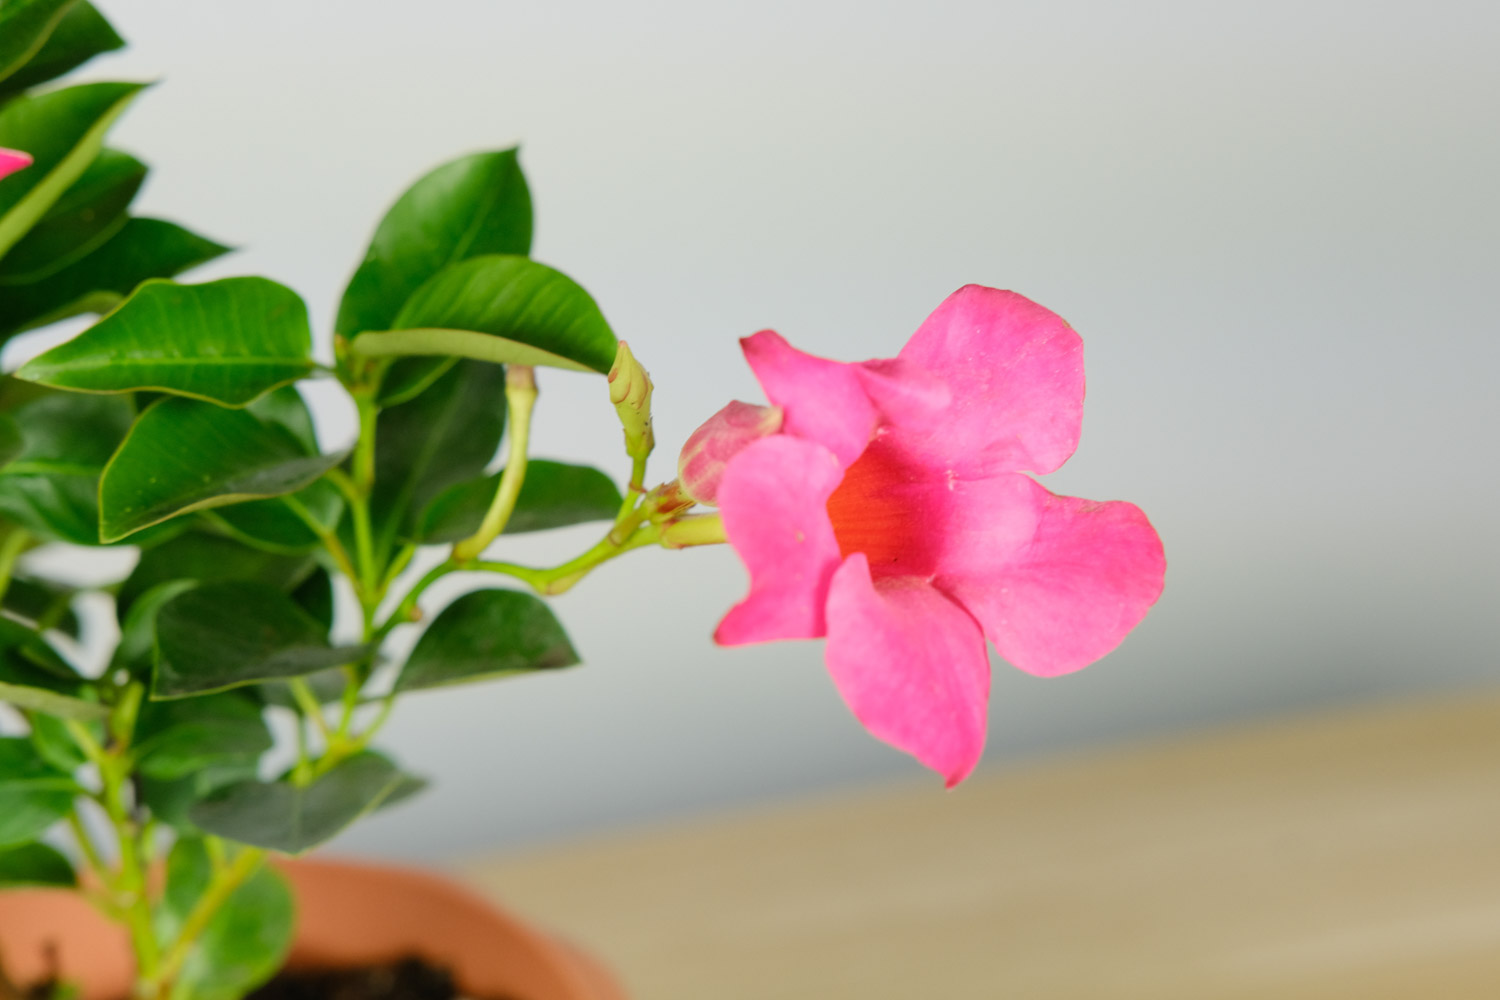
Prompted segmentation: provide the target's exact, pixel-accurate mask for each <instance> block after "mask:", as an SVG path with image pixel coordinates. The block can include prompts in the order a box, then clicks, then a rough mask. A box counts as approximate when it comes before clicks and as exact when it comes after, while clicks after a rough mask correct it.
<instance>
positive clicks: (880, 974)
mask: <svg viewBox="0 0 1500 1000" xmlns="http://www.w3.org/2000/svg"><path fill="white" fill-rule="evenodd" d="M464 874H465V875H467V876H468V877H469V878H470V880H471V881H473V882H475V883H477V884H479V885H480V886H481V887H482V888H483V889H485V890H486V891H489V892H492V893H493V894H494V895H495V896H496V897H497V898H499V899H500V900H502V901H503V902H504V903H505V904H507V905H509V906H511V907H512V908H514V909H516V910H519V911H521V912H523V913H525V914H527V915H529V916H531V917H532V918H534V919H535V920H537V921H538V922H541V923H544V924H547V925H550V926H553V927H557V928H565V929H566V930H567V932H568V934H569V935H570V936H571V937H572V938H574V939H575V940H577V941H579V942H581V943H583V944H585V945H586V946H587V947H589V948H590V949H591V950H593V951H594V952H595V953H597V954H599V955H601V956H602V957H603V958H605V959H606V960H607V961H608V962H610V963H611V964H612V965H613V966H614V968H615V969H616V970H618V972H619V973H620V974H621V975H622V977H623V978H624V979H625V981H626V982H627V984H628V986H629V988H630V990H631V992H632V996H633V997H634V998H636V1000H773V998H794V997H795V998H817V1000H844V998H848V1000H856V998H858V1000H898V998H899V1000H928V998H932V1000H963V998H976V1000H977V998H985V1000H991V998H1005V1000H1031V998H1038V1000H1053V998H1080V1000H1113V998H1131V1000H1136V998H1140V1000H1147V998H1149V1000H1179V998H1180V1000H1189V998H1190V1000H1208V998H1219V997H1224V998H1252V997H1253V998H1257V1000H1264V998H1274V1000H1312V998H1318V1000H1323V998H1334V997H1338V998H1345V997H1348V998H1357V1000H1385V998H1398V997H1399V998H1403V1000H1404V998H1423V1000H1427V998H1431V1000H1468V998H1475V1000H1478V998H1485V1000H1495V998H1500V696H1496V695H1494V694H1472V695H1469V696H1466V697H1463V698H1454V699H1449V700H1446V701H1443V702H1426V703H1422V704H1411V705H1387V706H1377V707H1367V708H1362V709H1357V710H1347V711H1343V712H1339V713H1337V714H1329V715H1323V716H1316V717H1301V718H1297V719H1292V720H1287V721H1281V722H1275V723H1266V724H1259V725H1255V726H1249V727H1244V728H1239V729H1235V730H1231V731H1222V732H1218V733H1213V734H1208V735H1205V736H1202V737H1198V738H1193V739H1184V740H1179V741H1174V742H1172V743H1160V744H1156V745H1152V746H1147V747H1139V748H1128V749H1118V750H1113V751H1110V752H1103V753H1097V754H1091V755H1088V756H1077V757H1073V758H1070V759H1067V760H1054V761H1052V762H1049V763H1043V764H1037V765H1032V766H1026V767H1022V768H1016V769H1013V770H996V771H991V772H990V773H987V774H981V775H980V776H979V777H977V778H976V779H974V780H971V781H970V782H969V783H967V784H965V785H963V786H961V787H960V788H959V789H958V790H957V791H955V792H951V793H945V792H943V791H941V790H940V788H938V787H937V785H936V784H935V783H934V784H933V785H926V786H910V787H903V788H894V789H890V790H886V791H879V792H873V793H866V794H861V795H856V796H849V797H843V798H837V799H835V798H829V799H827V800H824V801H820V802H812V803H804V804H800V805H792V806H788V807H782V808H778V809H770V810H764V811H759V812H747V813H742V814H738V815H734V816H728V817H722V818H719V819H715V820H712V821H706V822H700V823H695V824H691V825H684V826H679V827H674V828H668V829H662V830H658V831H652V832H645V833H638V834H631V835H627V836H618V837H612V838H608V839H601V840H597V841H593V842H589V843H581V844H577V845H573V846H569V847H565V848H559V849H555V850H551V851H548V852H541V853H530V854H526V855H521V856H510V857H503V858H496V859H484V860H480V861H476V862H474V863H472V864H470V865H468V866H467V867H466V868H465V869H464Z"/></svg>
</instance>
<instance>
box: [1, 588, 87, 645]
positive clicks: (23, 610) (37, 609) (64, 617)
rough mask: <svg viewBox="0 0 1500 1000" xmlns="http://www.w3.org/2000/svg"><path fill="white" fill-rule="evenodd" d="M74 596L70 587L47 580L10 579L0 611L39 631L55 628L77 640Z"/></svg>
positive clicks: (76, 615)
mask: <svg viewBox="0 0 1500 1000" xmlns="http://www.w3.org/2000/svg"><path fill="white" fill-rule="evenodd" d="M75 594H76V591H75V590H73V588H71V587H67V586H64V585H63V584H60V583H54V582H52V581H50V580H40V579H33V578H31V577H28V576H12V577H11V579H10V586H9V587H6V588H5V598H4V600H0V608H3V609H4V610H5V611H6V612H7V613H8V614H10V615H11V616H12V617H16V618H20V619H21V620H23V621H25V622H28V623H30V624H31V625H33V626H35V627H36V628H37V630H38V631H46V630H48V629H57V630H58V631H59V632H61V633H63V634H64V635H67V636H71V637H73V638H75V639H76V638H78V632H79V627H80V623H79V621H78V614H77V613H76V612H75V611H74V610H73V597H74V595H75Z"/></svg>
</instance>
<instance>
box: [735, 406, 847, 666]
mask: <svg viewBox="0 0 1500 1000" xmlns="http://www.w3.org/2000/svg"><path fill="white" fill-rule="evenodd" d="M842 474H843V473H842V470H841V469H840V468H839V463H838V460H837V459H836V458H835V457H834V456H833V454H832V453H831V452H830V451H829V450H828V449H827V448H824V447H823V446H822V445H819V444H814V443H813V442H811V441H803V440H800V439H798V438H793V437H786V436H785V435H778V436H776V437H768V438H762V439H761V440H759V441H757V442H755V443H754V444H752V445H750V446H749V447H748V448H746V449H745V450H744V451H742V452H740V453H739V455H737V456H735V458H734V459H733V460H732V461H731V462H730V463H729V467H728V468H727V469H725V471H724V478H723V479H722V480H721V481H720V483H719V491H718V501H719V510H720V512H721V514H722V517H723V519H724V531H725V534H726V535H727V536H728V537H729V543H730V544H731V545H733V546H734V549H735V551H736V552H738V553H739V556H740V559H741V560H742V561H743V562H744V563H745V568H746V569H747V570H749V572H750V593H749V594H748V595H747V596H746V597H745V599H744V600H743V601H741V602H740V603H739V604H736V605H735V606H734V607H733V608H731V609H730V610H729V613H728V614H727V615H725V616H724V620H723V621H721V622H720V623H719V628H718V630H717V631H716V632H715V633H714V641H715V642H718V643H719V644H720V645H724V646H738V645H741V644H743V643H747V642H768V641H770V640H773V639H813V638H816V637H818V636H821V635H823V634H825V633H826V631H827V626H826V625H825V621H824V616H823V605H824V602H825V601H826V599H827V596H828V581H829V579H830V578H831V577H832V576H833V571H834V570H835V569H837V568H838V565H839V559H840V556H839V545H838V541H837V540H836V539H835V538H834V537H833V525H832V524H831V523H830V522H829V520H828V510H827V504H828V497H829V494H831V493H832V492H833V491H834V488H835V487H837V486H838V484H839V479H840V478H841V476H842Z"/></svg>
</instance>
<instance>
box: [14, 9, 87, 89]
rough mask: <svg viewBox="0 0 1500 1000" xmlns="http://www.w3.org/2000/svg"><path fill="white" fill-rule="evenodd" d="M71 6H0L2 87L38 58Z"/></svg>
mask: <svg viewBox="0 0 1500 1000" xmlns="http://www.w3.org/2000/svg"><path fill="white" fill-rule="evenodd" d="M72 3H73V0H7V2H6V3H0V85H3V83H4V81H5V80H7V79H8V78H9V77H11V76H13V75H15V73H16V72H17V71H18V70H20V69H21V67H23V66H25V65H26V64H27V63H29V62H31V60H33V59H34V58H36V56H37V55H38V54H39V53H40V52H41V51H42V47H43V46H44V45H46V44H47V39H48V38H50V37H51V36H52V33H53V32H54V31H55V30H57V26H58V24H59V22H61V21H62V19H63V17H64V16H65V15H66V14H67V13H68V8H69V7H70V6H71V5H72Z"/></svg>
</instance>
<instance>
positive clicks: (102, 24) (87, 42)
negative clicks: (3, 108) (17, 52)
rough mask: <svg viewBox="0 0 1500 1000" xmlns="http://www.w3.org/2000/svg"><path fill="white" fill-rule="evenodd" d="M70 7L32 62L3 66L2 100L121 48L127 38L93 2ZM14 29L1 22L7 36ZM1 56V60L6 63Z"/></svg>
mask: <svg viewBox="0 0 1500 1000" xmlns="http://www.w3.org/2000/svg"><path fill="white" fill-rule="evenodd" d="M58 5H59V4H58V3H57V2H56V0H42V2H41V3H37V2H35V0H33V3H31V4H25V5H21V4H17V3H16V0H11V3H10V5H9V6H10V7H18V6H49V7H51V6H58ZM62 6H66V7H67V10H66V12H65V13H64V14H63V16H62V20H60V21H57V22H55V23H56V27H55V28H53V30H52V32H51V34H50V35H49V36H48V37H47V39H46V41H45V44H43V45H42V46H41V50H40V51H37V52H36V53H35V54H34V55H32V56H31V59H30V61H29V62H25V61H23V62H22V64H21V65H20V66H19V67H15V66H13V67H12V70H13V71H11V72H7V71H5V70H0V77H4V79H3V80H0V100H4V99H5V98H6V97H8V96H10V95H11V94H15V93H19V92H20V91H22V90H25V89H27V88H28V87H35V86H36V85H37V84H39V83H46V82H47V81H48V80H53V79H56V78H57V77H59V76H62V75H63V74H64V73H66V72H68V71H69V70H72V69H76V68H77V67H79V66H82V65H83V64H84V63H86V62H88V61H89V60H90V59H92V58H94V57H95V56H97V55H100V54H102V53H105V52H110V51H113V50H114V49H118V48H121V47H122V46H124V44H125V40H124V39H123V38H121V37H120V36H119V35H117V34H116V33H115V29H114V28H112V27H110V25H109V22H108V21H106V20H105V19H104V17H103V15H101V14H100V13H99V11H98V10H97V9H95V7H94V5H93V4H90V3H85V2H83V0H78V2H76V3H72V4H67V3H64V4H62ZM10 30H11V27H10V26H7V25H6V24H5V23H4V22H0V37H5V36H6V34H7V32H9V31H10ZM4 61H5V60H4V59H3V58H0V64H3V63H4Z"/></svg>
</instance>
